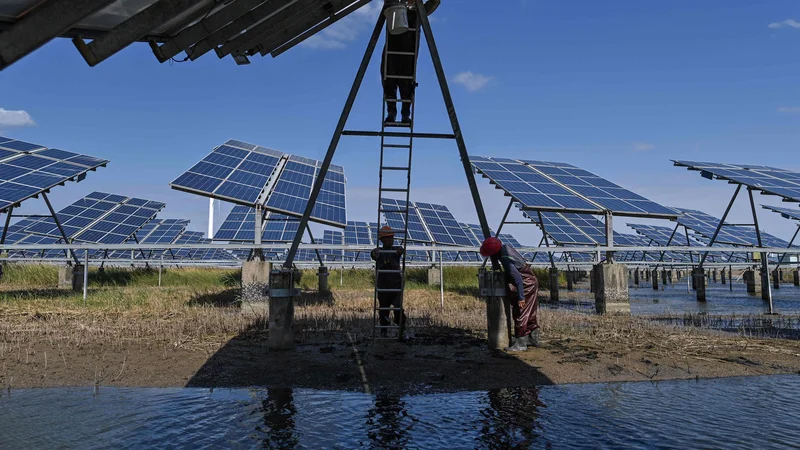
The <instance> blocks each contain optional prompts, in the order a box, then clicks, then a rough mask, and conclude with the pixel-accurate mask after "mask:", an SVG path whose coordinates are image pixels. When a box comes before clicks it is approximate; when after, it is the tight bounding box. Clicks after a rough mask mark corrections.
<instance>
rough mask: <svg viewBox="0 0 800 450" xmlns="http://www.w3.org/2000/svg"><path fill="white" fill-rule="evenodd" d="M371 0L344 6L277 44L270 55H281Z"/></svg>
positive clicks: (361, 0) (362, 0)
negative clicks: (293, 36) (289, 38)
mask: <svg viewBox="0 0 800 450" xmlns="http://www.w3.org/2000/svg"><path fill="white" fill-rule="evenodd" d="M371 1H372V0H359V1H358V2H356V3H353V4H351V5H350V6H348V7H347V8H345V9H343V10H341V11H339V12H337V13H336V14H334V15H332V16H330V17H328V18H327V19H326V20H324V21H322V22H321V23H319V24H317V25H315V26H314V27H312V28H309V29H308V30H306V31H305V32H304V33H302V34H300V35H299V36H297V37H296V38H294V39H292V40H291V41H289V42H285V43H283V44H281V45H280V46H278V48H276V49H274V50H272V51H271V52H270V55H272V57H273V58H277V57H278V56H279V55H281V54H282V53H284V52H285V51H287V50H289V49H291V48H293V47H294V46H295V45H298V44H300V43H301V42H303V41H305V40H306V39H308V38H310V37H311V36H313V35H315V34H317V33H319V32H320V31H322V30H324V29H325V28H327V27H329V26H331V25H333V24H334V23H336V22H338V21H339V19H341V18H342V17H346V16H347V15H348V14H350V13H351V12H353V11H355V10H357V9H359V8H361V7H362V6H364V5H366V4H367V3H369V2H371Z"/></svg>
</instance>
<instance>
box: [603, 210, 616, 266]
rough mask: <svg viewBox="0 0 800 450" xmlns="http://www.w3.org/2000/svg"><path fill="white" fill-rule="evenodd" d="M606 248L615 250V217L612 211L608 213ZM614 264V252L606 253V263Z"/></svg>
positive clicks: (606, 215) (606, 214)
mask: <svg viewBox="0 0 800 450" xmlns="http://www.w3.org/2000/svg"><path fill="white" fill-rule="evenodd" d="M605 218H606V246H607V247H611V248H614V215H613V214H612V213H611V211H606V213H605ZM613 262H614V251H613V250H609V251H607V252H606V263H608V264H611V263H613Z"/></svg>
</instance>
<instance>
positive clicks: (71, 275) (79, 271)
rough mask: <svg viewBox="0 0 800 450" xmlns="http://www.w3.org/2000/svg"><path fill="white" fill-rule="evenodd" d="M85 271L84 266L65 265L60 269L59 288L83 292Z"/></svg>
mask: <svg viewBox="0 0 800 450" xmlns="http://www.w3.org/2000/svg"><path fill="white" fill-rule="evenodd" d="M83 269H84V266H83V265H82V264H76V265H74V266H73V265H70V264H67V265H64V266H61V267H59V268H58V288H59V289H72V290H73V291H82V290H83Z"/></svg>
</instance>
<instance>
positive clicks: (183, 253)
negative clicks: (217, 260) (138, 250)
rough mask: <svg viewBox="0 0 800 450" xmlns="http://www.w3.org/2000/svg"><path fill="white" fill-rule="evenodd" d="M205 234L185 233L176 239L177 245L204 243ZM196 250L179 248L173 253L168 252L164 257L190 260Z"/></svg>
mask: <svg viewBox="0 0 800 450" xmlns="http://www.w3.org/2000/svg"><path fill="white" fill-rule="evenodd" d="M204 236H205V234H203V233H202V232H200V231H184V232H183V233H181V235H180V236H178V238H177V239H175V242H174V243H175V244H199V243H201V242H203V239H204ZM195 251H196V250H195V249H190V248H179V249H175V250H172V251H171V252H169V251H167V252H166V253H165V254H164V256H168V255H169V256H170V257H172V258H174V259H190V258H191V255H192V253H194V252H195Z"/></svg>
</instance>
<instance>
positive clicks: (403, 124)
mask: <svg viewBox="0 0 800 450" xmlns="http://www.w3.org/2000/svg"><path fill="white" fill-rule="evenodd" d="M383 125H384V126H386V127H395V128H411V122H384V123H383Z"/></svg>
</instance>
